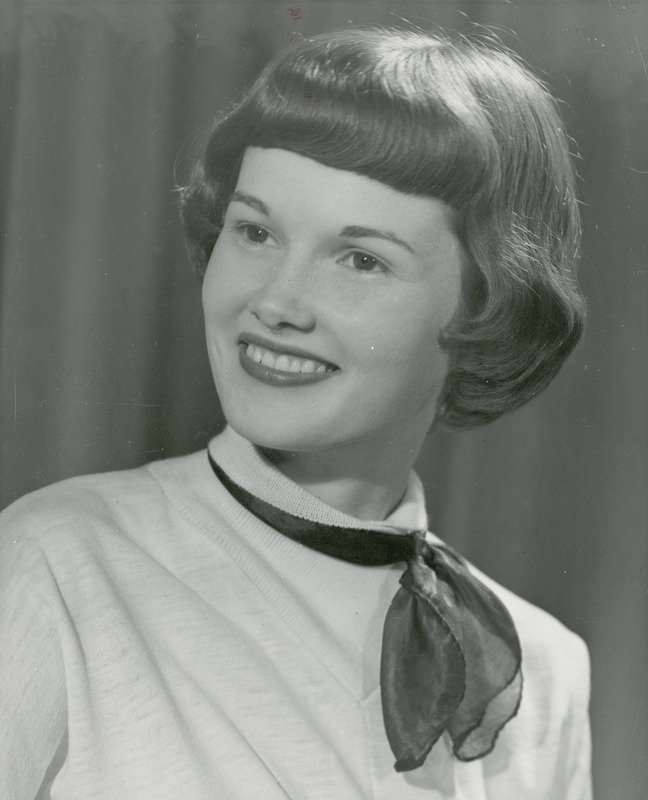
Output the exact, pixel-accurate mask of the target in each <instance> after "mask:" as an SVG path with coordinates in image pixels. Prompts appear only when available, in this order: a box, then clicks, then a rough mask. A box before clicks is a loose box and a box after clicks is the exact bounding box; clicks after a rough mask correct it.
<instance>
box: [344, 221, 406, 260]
mask: <svg viewBox="0 0 648 800" xmlns="http://www.w3.org/2000/svg"><path fill="white" fill-rule="evenodd" d="M340 236H348V237H350V238H352V239H362V238H365V237H369V238H373V239H385V241H387V242H393V243H394V244H398V245H400V246H401V247H404V248H405V249H406V250H409V251H410V253H413V252H414V248H413V247H412V246H411V245H409V244H408V243H407V242H406V241H405V240H404V239H400V238H399V237H398V236H396V234H394V233H391V231H381V230H379V229H378V228H366V227H364V225H347V227H346V228H343V229H342V231H341V232H340Z"/></svg>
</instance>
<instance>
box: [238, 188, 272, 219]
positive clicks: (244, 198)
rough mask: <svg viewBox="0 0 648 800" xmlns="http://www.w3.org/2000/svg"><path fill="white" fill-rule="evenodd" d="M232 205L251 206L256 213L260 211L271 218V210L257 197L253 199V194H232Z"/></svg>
mask: <svg viewBox="0 0 648 800" xmlns="http://www.w3.org/2000/svg"><path fill="white" fill-rule="evenodd" d="M230 203H245V205H246V206H250V207H251V208H254V209H255V210H256V211H260V212H261V213H262V214H265V215H266V217H268V216H270V210H269V208H268V206H267V205H266V204H265V203H263V202H262V201H261V200H259V199H258V198H257V197H253V196H252V195H251V194H245V193H244V192H232V195H231V197H230Z"/></svg>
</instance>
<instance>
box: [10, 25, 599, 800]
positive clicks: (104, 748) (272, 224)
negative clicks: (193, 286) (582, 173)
mask: <svg viewBox="0 0 648 800" xmlns="http://www.w3.org/2000/svg"><path fill="white" fill-rule="evenodd" d="M182 211H183V217H184V221H185V225H186V230H187V235H188V242H189V246H190V251H191V254H192V258H193V260H194V263H195V265H196V267H197V269H198V270H199V272H201V273H204V278H203V305H204V311H205V320H206V331H207V346H208V349H209V355H210V359H211V364H212V368H213V374H214V380H215V382H216V386H217V389H218V393H219V396H220V399H221V402H222V406H223V410H224V413H225V417H226V419H227V422H228V426H227V428H226V429H225V431H224V432H223V433H222V434H221V435H220V436H217V437H216V438H215V439H214V440H212V442H210V444H209V447H208V450H207V452H204V451H203V452H199V453H195V454H193V455H190V456H186V457H183V458H178V459H171V460H167V461H162V462H158V463H155V464H152V465H149V466H147V467H144V468H141V469H137V470H133V471H129V472H124V473H112V474H104V475H99V476H90V477H85V478H75V479H73V480H70V481H66V482H64V483H62V484H59V485H57V486H55V487H52V488H50V489H47V490H44V491H40V492H36V493H34V494H32V495H30V496H28V497H27V498H25V499H23V500H22V501H20V502H18V503H16V504H14V506H12V507H11V508H10V509H9V510H8V511H7V512H5V514H4V516H3V518H2V532H3V534H2V556H1V561H0V619H1V621H0V632H1V639H0V641H2V643H3V646H2V650H1V652H0V678H1V680H0V745H1V746H0V754H1V755H0V764H1V765H2V767H1V768H0V796H2V797H12V798H34V797H37V796H38V797H52V798H57V799H58V798H66V800H71V799H72V798H83V800H89V799H90V798H119V799H120V800H121V798H124V797H128V798H133V799H134V800H143V799H144V798H147V799H148V798H151V799H153V798H155V800H163V799H164V798H174V800H175V799H176V798H178V797H187V798H192V799H195V800H201V799H202V798H205V800H206V799H207V798H210V800H211V799H212V798H216V797H219V798H220V797H222V798H250V797H262V798H267V799H268V800H271V799H272V798H286V797H291V798H299V800H302V798H309V799H310V798H326V800H330V798H389V800H392V799H393V798H399V799H402V800H406V799H407V798H419V797H421V798H423V797H424V798H430V800H440V798H456V799H457V800H458V799H459V798H463V799H464V800H480V798H497V800H505V799H506V798H515V799H516V800H517V798H520V797H524V798H525V800H528V799H529V798H537V799H538V800H552V799H553V800H576V799H577V798H578V799H579V800H580V799H581V798H588V797H589V796H590V788H589V787H590V784H589V728H588V719H587V700H588V660H587V654H586V650H585V647H584V645H583V644H582V642H581V641H580V640H579V639H578V638H577V637H576V636H575V635H574V634H572V633H570V632H568V631H567V630H565V629H564V628H563V627H562V626H561V625H560V624H559V623H558V622H557V621H556V620H554V619H552V618H551V617H549V616H548V615H547V614H545V613H544V612H542V611H540V610H539V609H537V608H534V607H532V606H530V605H529V604H528V603H525V602H524V601H523V600H521V599H519V598H517V597H515V596H514V595H512V594H511V593H510V592H508V591H506V590H505V589H503V588H501V587H499V586H497V585H495V584H494V583H493V582H492V581H490V580H489V579H487V578H486V577H485V576H483V575H480V574H479V573H478V572H477V571H476V570H475V569H473V568H472V567H469V566H468V565H467V564H466V563H465V562H464V561H463V559H461V557H459V556H458V555H457V554H456V553H454V552H453V551H452V550H451V549H450V548H448V547H447V546H445V545H444V544H443V542H442V541H441V540H440V539H438V538H436V536H434V535H433V534H431V533H429V532H428V531H427V523H426V514H425V506H424V498H423V490H422V487H421V484H420V481H419V480H418V478H417V477H416V475H415V473H414V472H413V471H412V467H413V464H414V461H415V459H416V457H417V455H418V453H419V450H420V448H421V445H422V442H423V440H424V437H425V436H426V434H427V432H428V430H429V428H430V426H431V425H432V424H444V425H447V426H450V427H452V428H456V429H460V428H465V427H469V426H474V425H478V424H482V423H484V422H488V421H489V420H492V419H495V418H496V417H498V416H499V415H501V414H503V413H504V412H506V411H508V410H509V409H512V408H515V407H517V406H519V405H521V404H522V403H524V402H526V401H527V400H529V399H530V398H531V397H533V396H534V395H535V394H537V393H538V392H539V391H541V390H542V389H543V388H544V387H545V386H546V385H547V383H548V382H549V381H550V380H551V378H552V377H553V376H554V375H555V374H556V372H557V371H558V369H559V368H560V365H561V364H562V362H563V361H564V359H565V358H566V356H567V355H568V354H569V352H570V351H571V349H572V348H573V346H574V344H575V343H576V341H577V339H578V337H579V334H580V330H581V326H582V319H583V302H582V299H581V297H580V294H579V292H578V290H577V287H576V284H575V280H574V274H573V270H574V266H575V261H576V257H577V251H578V231H579V228H578V214H577V207H576V200H575V196H574V177H573V170H572V167H571V164H570V159H569V154H568V146H567V141H566V138H565V135H564V133H563V131H562V128H561V123H560V120H559V118H558V116H557V113H556V110H555V106H554V102H553V101H552V99H551V98H550V96H549V95H548V93H547V91H546V90H545V89H544V87H543V86H542V85H541V84H540V83H539V82H538V81H537V80H536V79H535V78H534V77H533V76H532V75H531V74H530V73H529V72H528V71H527V69H526V68H525V67H524V66H522V65H521V64H520V63H519V62H518V60H517V59H516V58H515V57H513V56H512V55H511V54H509V53H506V52H504V51H502V50H501V49H493V48H491V47H487V46H484V45H481V44H476V43H469V42H467V41H464V40H457V41H451V40H450V39H446V38H445V37H443V36H440V35H437V34H435V35H427V34H424V33H421V32H415V31H403V30H377V29H376V30H373V29H372V30H362V31H357V30H355V31H346V32H344V31H343V32H338V33H335V34H326V35H321V36H318V37H315V38H313V39H307V40H304V41H302V42H300V43H297V44H293V45H291V46H290V47H289V48H288V49H287V50H286V51H285V52H283V53H281V54H280V55H279V56H277V57H276V58H275V60H273V61H272V62H271V63H270V64H269V65H268V67H267V68H266V69H265V70H264V72H263V73H262V74H261V75H260V77H259V78H258V79H257V81H256V82H255V83H254V84H253V85H252V87H251V88H250V89H249V91H248V92H247V93H246V95H245V96H244V97H243V98H242V99H241V100H239V101H238V102H237V103H236V104H235V105H234V106H233V107H232V108H231V109H230V110H229V111H228V112H227V113H226V114H224V115H223V116H222V118H221V119H220V120H219V121H218V122H217V123H216V124H215V125H214V127H213V130H212V131H211V132H210V135H209V139H208V141H207V145H206V148H205V152H204V156H203V158H202V160H201V162H200V164H199V165H198V167H197V168H196V171H195V174H194V176H193V179H192V182H191V184H190V186H189V187H187V188H186V189H185V191H184V193H183V207H182Z"/></svg>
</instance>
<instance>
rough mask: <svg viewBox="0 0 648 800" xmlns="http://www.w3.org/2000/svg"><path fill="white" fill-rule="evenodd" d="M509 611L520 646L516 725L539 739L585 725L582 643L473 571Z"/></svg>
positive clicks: (586, 679)
mask: <svg viewBox="0 0 648 800" xmlns="http://www.w3.org/2000/svg"><path fill="white" fill-rule="evenodd" d="M471 571H472V572H473V573H474V574H475V575H476V576H477V577H478V578H480V580H482V581H483V582H484V583H485V584H486V585H487V586H488V587H489V588H490V589H491V590H492V591H493V592H494V593H495V594H496V595H497V596H498V597H499V599H500V600H501V601H502V602H503V603H504V605H505V606H506V608H507V609H508V611H509V613H510V615H511V617H512V619H513V622H514V623H515V627H516V630H517V633H518V637H519V639H520V644H521V647H522V674H523V681H524V689H523V700H522V705H521V707H520V712H519V717H520V722H521V723H522V724H524V725H525V726H527V727H528V730H529V732H530V733H531V732H532V734H533V737H534V738H536V737H537V739H538V740H541V739H543V737H550V738H552V737H555V738H556V740H558V739H560V738H561V737H562V736H563V735H564V734H565V729H566V728H569V727H573V728H575V729H577V730H578V729H585V728H586V727H587V725H588V722H587V718H588V706H589V695H590V660H589V654H588V651H587V647H586V645H585V642H584V641H583V639H582V638H581V637H580V636H578V635H577V634H576V633H574V632H573V631H571V630H569V629H568V628H567V627H566V626H565V625H564V624H563V623H562V622H560V621H559V620H558V619H556V617H554V616H552V615H551V614H549V613H548V612H546V611H544V610H543V609H541V608H539V607H538V606H535V605H533V604H532V603H529V602H528V601H527V600H524V599H523V598H521V597H519V596H517V595H516V594H514V593H513V592H511V591H509V590H508V589H506V588H504V587H503V586H500V585H499V584H498V583H497V582H496V581H493V580H492V579H490V578H488V577H487V576H485V575H483V573H481V572H480V571H479V570H477V569H475V568H473V567H472V566H471Z"/></svg>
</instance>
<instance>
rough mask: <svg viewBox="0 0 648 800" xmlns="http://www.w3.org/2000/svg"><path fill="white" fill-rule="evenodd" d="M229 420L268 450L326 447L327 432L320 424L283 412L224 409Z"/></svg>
mask: <svg viewBox="0 0 648 800" xmlns="http://www.w3.org/2000/svg"><path fill="white" fill-rule="evenodd" d="M224 414H225V419H226V420H227V424H228V425H229V426H230V427H231V428H233V429H234V430H235V431H236V432H237V433H238V434H239V436H242V437H243V438H244V439H247V440H248V441H249V442H251V443H252V444H254V445H256V446H257V447H263V448H265V449H268V450H283V451H287V452H303V451H312V450H319V449H321V448H322V447H327V446H328V443H327V442H326V441H325V440H326V436H325V434H324V432H323V431H322V429H321V427H320V426H318V425H314V424H312V423H310V424H308V423H302V424H300V423H299V421H298V420H296V419H295V416H294V415H293V416H288V417H286V416H285V415H282V419H281V420H276V419H273V418H272V417H271V416H270V415H269V414H267V413H266V414H263V415H261V416H254V417H252V416H251V415H249V414H246V413H241V411H240V409H224Z"/></svg>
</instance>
